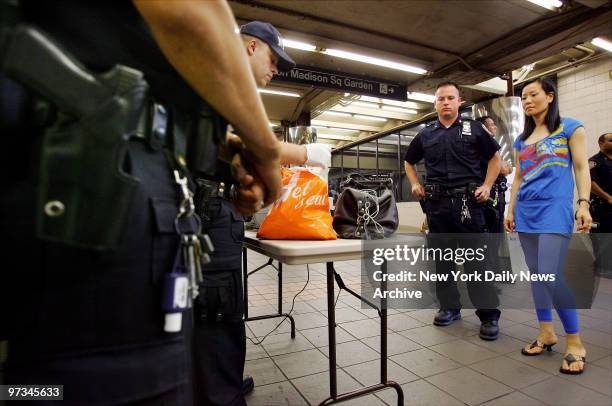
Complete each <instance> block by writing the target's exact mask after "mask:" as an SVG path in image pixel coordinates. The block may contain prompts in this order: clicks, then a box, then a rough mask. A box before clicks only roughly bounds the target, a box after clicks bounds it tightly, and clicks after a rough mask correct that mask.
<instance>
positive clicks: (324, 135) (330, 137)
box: [317, 133, 356, 141]
mask: <svg viewBox="0 0 612 406" xmlns="http://www.w3.org/2000/svg"><path fill="white" fill-rule="evenodd" d="M317 138H325V139H328V140H338V141H352V140H355V139H356V138H354V137H351V136H350V135H340V134H331V133H317Z"/></svg>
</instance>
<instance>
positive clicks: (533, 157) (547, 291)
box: [504, 78, 592, 375]
mask: <svg viewBox="0 0 612 406" xmlns="http://www.w3.org/2000/svg"><path fill="white" fill-rule="evenodd" d="M522 99H523V109H524V111H525V131H524V132H523V134H521V135H520V136H519V137H518V138H517V139H516V141H515V143H514V145H513V147H514V148H515V149H516V151H517V152H516V168H517V170H516V175H515V177H514V183H513V184H512V197H511V201H510V206H509V208H508V215H507V217H506V219H505V221H504V225H505V228H506V230H507V231H508V232H514V231H517V232H518V233H519V240H520V243H521V247H522V249H523V253H524V254H525V262H526V263H527V266H528V268H529V271H530V272H531V273H532V274H535V273H540V274H555V282H532V292H533V300H534V303H535V305H536V312H537V315H538V321H539V323H540V333H539V334H538V336H537V338H536V340H535V341H534V342H533V343H531V344H528V345H527V346H525V348H523V349H522V351H521V352H522V353H523V354H524V355H527V356H535V355H539V354H541V353H542V352H543V351H544V350H545V349H546V350H548V351H550V350H551V348H552V346H553V345H555V344H556V343H557V336H556V335H555V331H554V328H553V323H552V320H553V319H552V307H553V304H554V307H555V308H556V310H557V313H558V314H559V318H560V319H561V322H562V323H563V328H564V329H565V333H566V339H567V347H566V349H565V356H564V358H563V362H562V364H561V368H560V372H562V373H566V374H572V375H576V374H580V373H582V372H583V371H584V367H585V360H586V358H585V357H586V349H585V348H584V345H583V344H582V341H581V340H580V334H579V331H580V325H579V321H578V314H577V312H576V309H575V304H574V300H573V295H572V293H571V291H570V290H569V288H568V287H567V285H566V283H565V278H564V277H563V265H564V261H565V255H566V253H567V249H568V245H569V242H570V239H571V234H572V231H573V228H574V217H575V219H576V225H577V230H578V231H579V232H588V230H589V229H590V228H591V223H592V219H591V215H590V214H589V199H588V198H589V193H590V187H591V186H590V176H589V166H588V162H587V152H586V142H585V140H586V135H585V132H584V127H583V126H582V123H580V122H579V121H577V120H574V119H572V118H566V117H564V118H561V117H560V116H559V103H558V101H557V91H556V88H555V85H554V83H553V82H552V81H551V80H550V79H547V78H540V79H534V80H532V81H530V82H528V83H527V84H526V85H525V87H524V88H523V92H522ZM572 169H573V171H574V175H575V178H576V187H577V190H578V211H577V212H576V214H575V216H574V212H573V197H574V178H573V177H572Z"/></svg>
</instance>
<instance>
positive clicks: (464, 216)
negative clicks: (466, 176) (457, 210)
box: [461, 195, 472, 224]
mask: <svg viewBox="0 0 612 406" xmlns="http://www.w3.org/2000/svg"><path fill="white" fill-rule="evenodd" d="M467 200H468V198H467V195H463V197H462V198H461V202H462V203H463V205H462V206H461V223H462V224H463V222H464V221H465V220H470V221H471V220H472V216H471V214H470V208H469V207H468V205H467Z"/></svg>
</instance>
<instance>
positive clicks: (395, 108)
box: [381, 106, 417, 114]
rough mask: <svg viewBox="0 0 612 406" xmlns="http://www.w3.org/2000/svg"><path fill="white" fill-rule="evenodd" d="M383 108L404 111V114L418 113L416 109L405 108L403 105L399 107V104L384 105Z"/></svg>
mask: <svg viewBox="0 0 612 406" xmlns="http://www.w3.org/2000/svg"><path fill="white" fill-rule="evenodd" d="M381 108H382V109H383V110H388V111H397V112H398V113H404V114H417V111H416V110H411V109H405V108H403V107H397V106H382V107H381Z"/></svg>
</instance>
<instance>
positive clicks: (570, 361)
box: [559, 353, 586, 375]
mask: <svg viewBox="0 0 612 406" xmlns="http://www.w3.org/2000/svg"><path fill="white" fill-rule="evenodd" d="M563 359H564V360H565V362H567V366H568V367H569V366H570V365H572V364H573V363H574V362H580V361H582V369H579V370H577V371H572V370H571V369H564V368H563V366H562V367H561V368H559V372H561V373H562V374H567V375H580V374H581V373H583V372H584V368H585V367H586V358H585V357H583V356H581V355H578V356H576V355H574V354H572V353H569V354H567V355H566V356H565V357H564V358H563Z"/></svg>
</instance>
